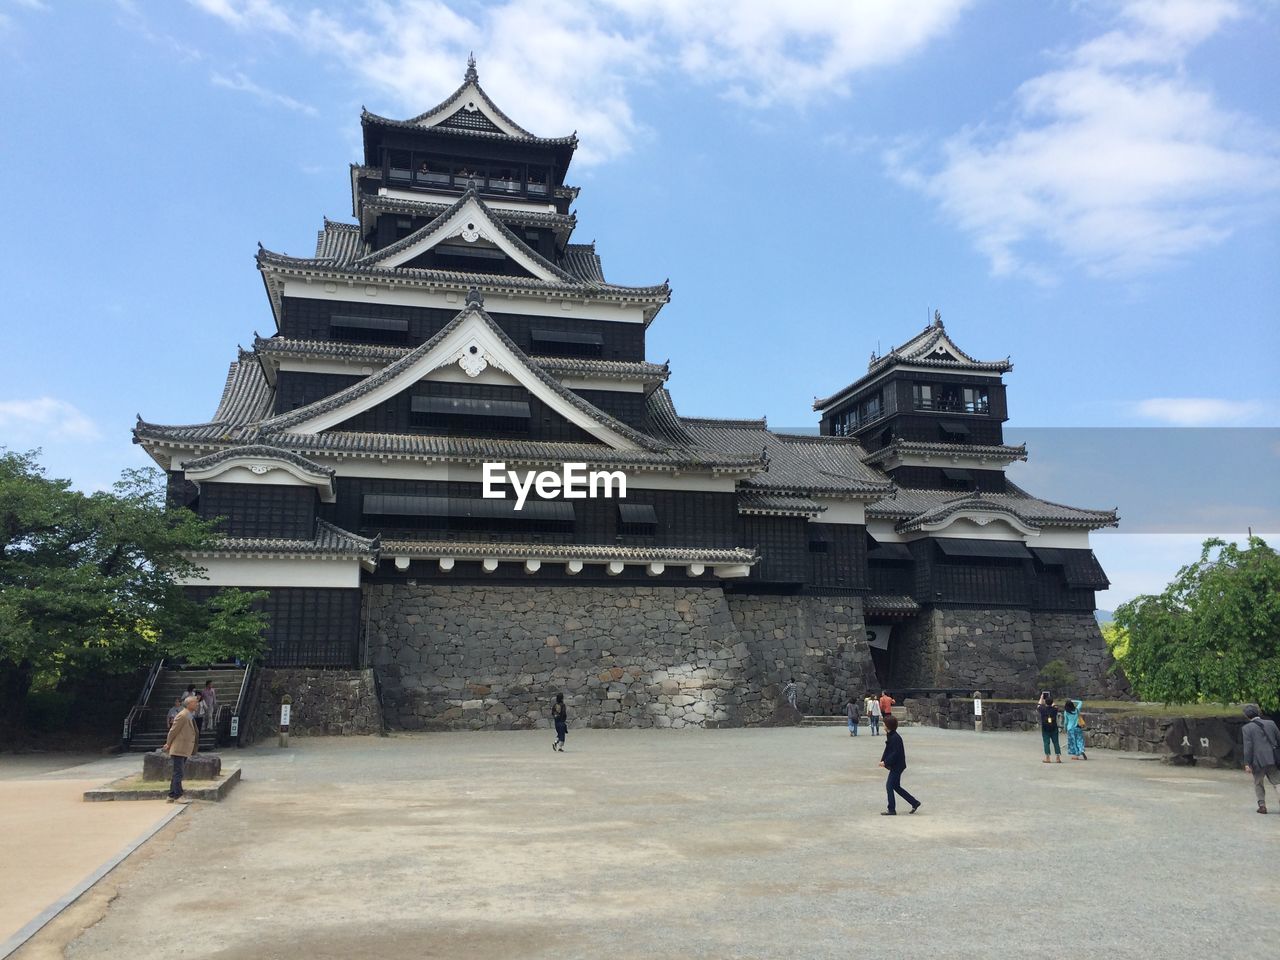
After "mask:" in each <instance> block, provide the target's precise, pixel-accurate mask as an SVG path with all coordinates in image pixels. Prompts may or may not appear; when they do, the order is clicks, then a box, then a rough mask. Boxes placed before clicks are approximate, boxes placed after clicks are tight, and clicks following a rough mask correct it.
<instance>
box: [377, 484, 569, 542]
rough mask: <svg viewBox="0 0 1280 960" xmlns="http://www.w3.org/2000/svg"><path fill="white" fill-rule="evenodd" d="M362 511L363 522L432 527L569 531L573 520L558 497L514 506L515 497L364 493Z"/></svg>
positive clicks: (567, 504)
mask: <svg viewBox="0 0 1280 960" xmlns="http://www.w3.org/2000/svg"><path fill="white" fill-rule="evenodd" d="M363 512H364V518H365V524H366V525H369V524H370V522H371V521H372V525H373V526H377V525H379V524H381V525H382V526H385V527H389V528H392V529H395V528H407V529H422V530H433V531H448V530H457V531H484V530H520V531H527V532H541V533H572V532H573V521H574V512H573V504H571V503H565V502H563V501H560V500H526V501H525V504H524V507H523V509H520V510H517V509H516V501H515V500H514V499H502V500H498V499H485V498H481V497H474V498H472V497H414V496H398V495H388V494H373V493H367V494H365V495H364V501H363Z"/></svg>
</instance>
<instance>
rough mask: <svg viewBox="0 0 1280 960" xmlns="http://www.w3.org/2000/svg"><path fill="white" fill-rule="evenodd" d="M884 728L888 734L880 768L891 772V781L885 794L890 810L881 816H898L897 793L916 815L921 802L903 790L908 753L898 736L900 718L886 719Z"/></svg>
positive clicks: (886, 785)
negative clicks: (895, 796) (887, 795)
mask: <svg viewBox="0 0 1280 960" xmlns="http://www.w3.org/2000/svg"><path fill="white" fill-rule="evenodd" d="M884 728H885V730H887V731H888V732H887V733H886V734H885V738H884V754H883V755H882V756H881V757H880V766H882V767H884V768H885V769H886V770H888V771H889V779H888V780H886V781H885V784H884V789H885V792H886V793H888V794H889V809H888V810H885V811H884V812H883V813H882V814H880V815H881V816H882V817H892V816H895V815H896V814H897V812H898V809H897V804H896V803H895V801H894V797H893V795H894V794H895V793H896V794H897V795H898V796H900V797H901V798H902V799H903V800H905V801H907V803H909V804H911V812H912V813H915V812H916V811H917V810H919V809H920V801H919V800H917V799H916V798H915V797H913V796H912V795H911V794H909V793H907V791H905V790H903V789H902V771H903V770H905V769H907V751H906V748H905V747H903V745H902V737H900V736H898V718H897V717H895V716H892V715H890V716H887V717H885V718H884Z"/></svg>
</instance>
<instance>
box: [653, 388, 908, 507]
mask: <svg viewBox="0 0 1280 960" xmlns="http://www.w3.org/2000/svg"><path fill="white" fill-rule="evenodd" d="M655 392H656V391H655ZM681 421H682V423H683V426H684V429H685V431H686V432H687V433H688V434H689V436H691V437H692V438H693V440H694V442H695V443H697V444H698V445H699V446H701V447H705V448H707V449H710V450H723V451H725V452H726V453H730V452H732V453H740V454H746V453H749V452H755V451H760V452H761V453H762V454H763V455H764V456H766V457H767V458H768V460H769V467H768V469H767V470H766V471H765V472H764V473H761V474H757V475H756V476H754V477H751V478H750V479H749V480H745V481H743V482H742V484H741V486H742V488H743V489H744V490H757V491H762V492H763V491H768V492H772V493H779V492H782V491H788V492H793V493H799V494H807V495H815V494H825V495H830V496H859V495H863V494H874V493H883V492H887V491H888V490H890V489H892V485H891V484H890V483H889V481H888V480H887V479H886V478H885V477H884V476H883V475H882V474H880V473H878V472H877V471H875V470H873V469H872V468H871V467H868V466H867V465H866V464H864V463H863V462H862V458H863V457H864V456H865V455H866V454H865V451H864V450H863V449H862V447H861V446H859V445H858V444H857V443H856V442H854V441H853V440H850V439H847V438H845V437H802V436H794V435H790V434H785V433H774V432H773V431H771V430H770V429H769V428H768V427H767V426H766V425H765V423H764V421H754V420H703V419H696V418H691V417H682V418H681Z"/></svg>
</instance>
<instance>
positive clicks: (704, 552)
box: [382, 540, 759, 564]
mask: <svg viewBox="0 0 1280 960" xmlns="http://www.w3.org/2000/svg"><path fill="white" fill-rule="evenodd" d="M382 552H383V554H384V555H386V556H408V557H472V558H475V559H481V558H490V557H491V558H495V559H503V558H511V559H519V560H525V559H529V560H581V561H583V562H584V563H592V562H595V563H604V562H607V561H609V560H630V561H633V562H638V563H672V564H676V563H705V564H724V563H733V564H739V563H745V564H753V563H755V562H756V560H757V559H759V558H758V556H757V555H756V553H755V551H753V550H748V549H746V548H743V547H732V548H722V549H717V548H707V549H699V548H695V547H656V546H655V547H648V546H646V547H629V546H621V545H618V544H592V543H499V542H493V543H468V542H465V541H453V540H387V541H384V542H383V544H382Z"/></svg>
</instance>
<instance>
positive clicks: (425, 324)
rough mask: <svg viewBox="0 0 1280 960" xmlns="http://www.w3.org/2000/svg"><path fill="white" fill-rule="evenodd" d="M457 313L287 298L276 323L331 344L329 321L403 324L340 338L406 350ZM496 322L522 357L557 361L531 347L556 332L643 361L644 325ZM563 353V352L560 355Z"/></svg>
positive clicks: (499, 318)
mask: <svg viewBox="0 0 1280 960" xmlns="http://www.w3.org/2000/svg"><path fill="white" fill-rule="evenodd" d="M461 310H462V304H458V307H457V309H453V308H438V307H404V306H395V305H393V304H386V303H355V302H353V303H348V302H346V301H341V300H312V299H308V298H302V297H285V298H284V309H283V311H282V316H281V318H280V334H281V336H285V337H292V338H297V339H304V340H332V339H335V337H334V333H333V327H332V326H331V325H330V319H331V318H332V317H334V316H338V317H343V316H347V317H368V318H380V319H389V320H404V321H406V323H407V324H408V329H407V331H405V332H404V333H397V332H389V331H360V332H357V331H351V332H350V333H348V334H345V335H344V337H343V339H348V338H352V339H354V338H355V337H360V338H361V339H360V341H357V342H370V343H390V344H396V345H401V346H407V347H416V346H417V345H418V344H420V343H423V342H425V341H427V340H430V339H431V338H432V337H433V336H435V335H436V334H437V333H439V332H440V331H441V330H442V329H443V328H444V326H445V325H446V324H447V323H448V322H449V321H450V320H452V319H453V318H454V317H456V316H457V315H458V313H459V312H461ZM489 315H490V316H491V317H493V319H494V322H496V323H497V324H498V326H499V327H501V328H502V330H503V331H504V332H505V333H506V334H507V336H509V337H510V338H511V339H512V340H513V341H515V343H516V345H517V346H519V347H520V349H521V350H523V351H524V352H525V353H528V354H531V355H544V356H556V355H558V354H557V353H556V352H555V351H554V350H549V349H548V348H547V347H545V346H542V347H535V345H534V340H533V332H534V331H535V330H538V331H541V330H547V331H553V332H557V333H572V334H594V335H599V336H600V338H601V341H602V342H601V346H600V349H599V351H598V352H596V353H593V354H591V355H592V356H595V357H598V358H602V359H605V360H643V359H644V334H645V328H644V324H642V323H618V322H616V321H611V320H590V319H585V318H579V317H535V316H529V315H526V314H513V313H501V312H496V311H493V310H490V311H489ZM562 352H563V351H562Z"/></svg>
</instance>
